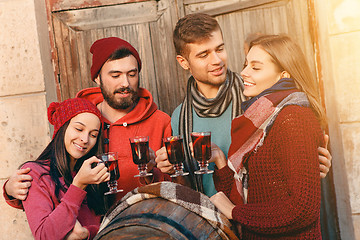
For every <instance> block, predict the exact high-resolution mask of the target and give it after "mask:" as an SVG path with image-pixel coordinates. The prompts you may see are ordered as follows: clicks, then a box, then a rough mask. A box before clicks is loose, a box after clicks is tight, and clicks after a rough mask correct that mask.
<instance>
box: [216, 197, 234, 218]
mask: <svg viewBox="0 0 360 240" xmlns="http://www.w3.org/2000/svg"><path fill="white" fill-rule="evenodd" d="M210 200H211V202H212V203H213V204H214V205H215V206H216V207H217V208H218V209H219V210H220V211H221V212H222V213H223V214H224V215H225V216H226V217H227V218H228V219H232V210H233V209H234V207H235V205H234V204H233V203H232V202H231V201H230V200H229V199H228V198H227V196H226V195H225V193H223V192H218V193H216V194H215V195H213V196H212V197H211V198H210Z"/></svg>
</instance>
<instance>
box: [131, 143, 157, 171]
mask: <svg viewBox="0 0 360 240" xmlns="http://www.w3.org/2000/svg"><path fill="white" fill-rule="evenodd" d="M129 140H130V145H131V152H132V157H133V162H134V163H135V164H136V165H138V169H139V174H138V175H135V176H134V177H147V176H151V175H152V173H148V172H147V171H146V170H147V163H148V162H149V161H150V153H149V137H148V136H145V137H144V136H139V137H132V138H129Z"/></svg>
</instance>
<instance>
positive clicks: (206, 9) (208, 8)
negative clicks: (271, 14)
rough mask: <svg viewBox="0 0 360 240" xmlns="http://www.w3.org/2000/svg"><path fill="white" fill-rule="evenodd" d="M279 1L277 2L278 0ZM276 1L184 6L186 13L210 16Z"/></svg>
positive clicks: (227, 0)
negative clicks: (199, 13)
mask: <svg viewBox="0 0 360 240" xmlns="http://www.w3.org/2000/svg"><path fill="white" fill-rule="evenodd" d="M278 1H279V0H278ZM278 1H276V0H222V1H213V2H209V3H206V4H205V3H198V4H195V3H194V4H191V5H187V6H186V8H185V9H186V13H187V14H189V13H194V12H201V13H206V14H209V15H211V16H216V15H220V14H226V13H230V12H236V11H241V10H245V9H248V8H254V7H259V6H262V5H267V4H270V3H275V2H278Z"/></svg>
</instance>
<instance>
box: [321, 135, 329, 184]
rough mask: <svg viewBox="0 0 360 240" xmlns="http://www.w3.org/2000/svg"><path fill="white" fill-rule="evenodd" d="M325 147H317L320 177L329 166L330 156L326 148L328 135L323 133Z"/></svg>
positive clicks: (324, 175) (323, 176)
mask: <svg viewBox="0 0 360 240" xmlns="http://www.w3.org/2000/svg"><path fill="white" fill-rule="evenodd" d="M324 140H325V147H319V148H318V153H319V162H320V177H321V178H325V177H326V175H327V174H328V172H329V170H330V167H331V159H332V156H331V154H330V152H329V150H328V149H327V147H328V143H329V135H326V134H325V135H324Z"/></svg>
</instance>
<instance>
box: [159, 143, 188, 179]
mask: <svg viewBox="0 0 360 240" xmlns="http://www.w3.org/2000/svg"><path fill="white" fill-rule="evenodd" d="M163 142H164V144H165V148H166V153H167V155H168V159H169V162H170V163H171V164H172V165H173V167H174V170H175V173H174V174H173V175H171V176H170V177H178V176H186V175H189V173H188V172H184V170H183V162H184V160H185V155H184V147H183V139H182V138H181V137H180V136H171V137H167V138H163Z"/></svg>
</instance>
